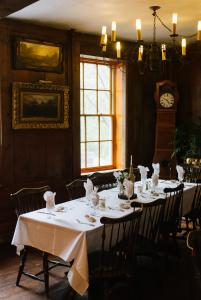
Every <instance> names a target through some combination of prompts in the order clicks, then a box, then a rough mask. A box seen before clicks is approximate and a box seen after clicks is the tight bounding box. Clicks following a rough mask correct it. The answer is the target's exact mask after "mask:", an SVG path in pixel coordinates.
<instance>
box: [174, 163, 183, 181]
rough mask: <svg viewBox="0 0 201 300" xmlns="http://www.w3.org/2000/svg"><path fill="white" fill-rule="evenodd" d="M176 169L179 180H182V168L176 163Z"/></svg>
mask: <svg viewBox="0 0 201 300" xmlns="http://www.w3.org/2000/svg"><path fill="white" fill-rule="evenodd" d="M176 170H177V177H178V180H179V181H183V180H184V173H185V171H184V168H183V167H182V166H179V165H176Z"/></svg>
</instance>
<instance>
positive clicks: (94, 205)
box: [90, 196, 99, 216]
mask: <svg viewBox="0 0 201 300" xmlns="http://www.w3.org/2000/svg"><path fill="white" fill-rule="evenodd" d="M98 204H99V198H98V197H93V196H92V197H91V199H90V206H91V208H92V209H93V211H92V212H91V215H92V216H96V209H97V207H98Z"/></svg>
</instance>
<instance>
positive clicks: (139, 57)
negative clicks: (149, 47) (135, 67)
mask: <svg viewBox="0 0 201 300" xmlns="http://www.w3.org/2000/svg"><path fill="white" fill-rule="evenodd" d="M142 56H143V45H140V47H139V49H138V61H142Z"/></svg>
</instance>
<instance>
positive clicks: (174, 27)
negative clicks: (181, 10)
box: [172, 13, 177, 34]
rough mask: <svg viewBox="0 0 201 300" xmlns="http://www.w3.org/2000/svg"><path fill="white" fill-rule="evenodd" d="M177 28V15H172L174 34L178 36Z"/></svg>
mask: <svg viewBox="0 0 201 300" xmlns="http://www.w3.org/2000/svg"><path fill="white" fill-rule="evenodd" d="M176 27H177V14H176V13H174V14H172V33H173V34H176Z"/></svg>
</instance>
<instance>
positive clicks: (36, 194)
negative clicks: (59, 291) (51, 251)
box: [10, 185, 69, 296]
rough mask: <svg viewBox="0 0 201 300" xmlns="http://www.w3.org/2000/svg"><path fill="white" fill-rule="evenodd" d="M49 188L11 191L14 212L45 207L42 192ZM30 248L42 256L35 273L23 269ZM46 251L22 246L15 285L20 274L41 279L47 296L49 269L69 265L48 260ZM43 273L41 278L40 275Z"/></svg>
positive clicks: (18, 282)
mask: <svg viewBox="0 0 201 300" xmlns="http://www.w3.org/2000/svg"><path fill="white" fill-rule="evenodd" d="M48 190H50V187H49V186H47V185H46V186H42V187H36V188H22V189H20V190H19V191H17V192H16V193H13V194H11V195H10V197H11V200H12V202H13V205H14V206H15V213H16V215H17V217H19V216H20V215H22V214H24V213H28V212H31V211H34V210H37V209H41V208H43V207H45V201H44V199H43V194H44V193H45V192H46V191H48ZM30 250H31V251H32V252H33V251H34V252H35V253H36V254H39V255H41V256H42V261H43V268H42V271H40V272H38V273H37V274H31V273H29V272H26V271H24V268H25V264H26V260H27V256H28V254H29V252H30ZM48 256H49V255H48V253H46V252H42V251H40V250H38V249H34V248H33V247H30V246H26V245H25V246H24V249H23V250H22V251H21V252H20V266H19V270H18V275H17V280H16V285H17V286H19V285H20V280H21V276H22V275H25V276H28V277H29V278H32V279H34V280H38V281H42V282H44V283H45V292H46V295H47V296H48V294H49V270H51V269H52V268H54V267H56V266H65V267H69V265H67V264H64V263H62V262H58V261H54V260H49V259H48ZM42 274H43V275H44V276H43V277H42V278H41V277H40V275H42Z"/></svg>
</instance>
